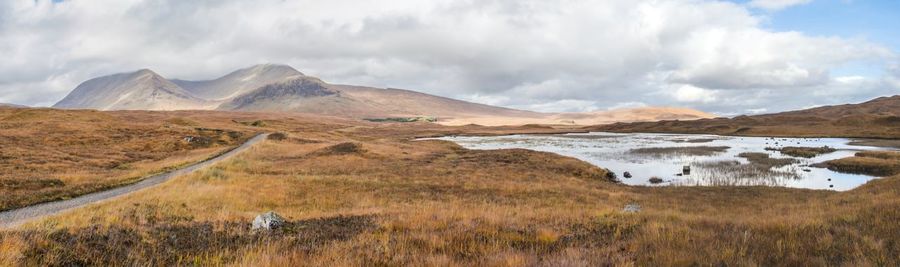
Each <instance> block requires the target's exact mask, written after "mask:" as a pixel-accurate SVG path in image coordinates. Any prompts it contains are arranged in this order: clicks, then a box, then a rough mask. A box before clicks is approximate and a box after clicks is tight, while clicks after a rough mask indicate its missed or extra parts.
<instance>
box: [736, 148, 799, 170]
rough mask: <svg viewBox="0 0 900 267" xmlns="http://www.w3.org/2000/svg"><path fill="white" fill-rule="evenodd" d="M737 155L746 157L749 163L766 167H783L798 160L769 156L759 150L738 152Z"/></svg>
mask: <svg viewBox="0 0 900 267" xmlns="http://www.w3.org/2000/svg"><path fill="white" fill-rule="evenodd" d="M738 157H742V158H746V159H747V160H748V161H750V163H751V164H756V165H759V166H762V167H763V168H766V169H770V168H773V167H783V166H787V165H791V164H794V163H797V162H799V161H798V160H797V159H792V158H771V157H769V154H768V153H761V152H744V153H740V154H738Z"/></svg>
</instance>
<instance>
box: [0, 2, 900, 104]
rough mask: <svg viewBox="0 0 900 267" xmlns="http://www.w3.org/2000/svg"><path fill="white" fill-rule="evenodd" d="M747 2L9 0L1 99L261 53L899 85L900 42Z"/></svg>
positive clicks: (522, 85)
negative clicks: (778, 20)
mask: <svg viewBox="0 0 900 267" xmlns="http://www.w3.org/2000/svg"><path fill="white" fill-rule="evenodd" d="M756 2H759V3H762V2H764V1H756ZM767 2H772V1H767ZM782 2H783V1H782ZM759 3H757V4H759ZM759 5H762V4H759ZM760 7H761V6H760ZM748 8H749V7H747V6H745V5H740V4H735V3H730V2H719V1H712V0H670V1H649V0H648V1H634V0H609V1H586V0H565V1H550V2H548V1H539V0H488V1H452V0H436V1H414V0H397V1H381V2H377V3H376V2H373V1H352V0H334V1H327V2H326V1H312V0H307V1H283V0H259V1H253V2H248V1H237V0H223V1H176V0H158V1H143V0H116V1H113V0H96V1H64V2H61V3H51V2H50V1H47V0H38V1H34V0H12V1H0V57H2V58H3V59H4V60H2V61H0V102H14V103H20V104H29V105H51V104H53V103H54V102H55V101H57V100H59V99H61V98H62V97H64V96H65V94H66V93H67V92H68V91H69V90H71V89H72V88H74V87H75V86H76V85H77V84H78V83H80V82H82V81H84V80H86V79H89V78H92V77H96V76H100V75H106V74H111V73H117V72H124V71H131V70H135V69H140V68H151V69H153V70H155V71H157V72H159V73H160V74H162V75H164V76H167V77H172V78H185V79H208V78H215V77H216V76H219V75H222V74H224V73H227V72H229V71H231V70H234V69H237V68H240V67H246V66H248V65H252V64H257V63H265V62H276V63H285V64H290V65H292V66H294V67H295V68H297V69H299V70H300V71H302V72H304V73H307V74H309V75H314V76H319V77H321V78H323V79H324V80H326V81H329V82H334V83H343V84H359V85H371V86H377V87H393V88H406V89H413V90H418V91H423V92H427V93H432V94H437V95H442V96H447V97H454V98H459V99H466V100H470V101H476V102H480V103H487V104H494V105H502V106H507V107H514V108H527V109H535V110H542V111H579V110H600V109H607V108H610V107H614V106H616V105H620V104H621V103H629V102H640V103H643V104H645V105H667V106H688V107H693V108H699V109H703V110H707V111H712V112H718V113H720V114H726V113H728V114H732V113H742V112H745V111H746V110H748V109H759V108H767V110H769V111H779V110H785V109H791V108H798V107H802V106H807V105H812V104H832V103H834V102H835V101H847V100H855V99H863V98H873V97H876V96H879V95H882V94H889V93H896V92H897V88H900V82H898V80H900V79H898V78H897V77H900V75H894V74H891V73H894V72H890V71H887V69H888V68H889V63H888V62H896V56H895V54H894V51H891V50H889V49H887V48H885V47H883V46H880V45H878V44H874V43H871V42H868V41H866V40H862V39H846V38H838V37H828V36H810V35H807V34H804V33H801V32H776V31H772V30H767V29H765V28H763V27H761V26H760V23H761V21H762V20H764V19H763V18H761V17H759V16H758V15H755V14H754V12H752V10H749V9H748ZM860 62H861V63H863V64H868V65H872V66H875V68H884V69H886V71H885V72H884V73H886V74H885V76H884V77H866V76H861V77H863V80H861V81H856V82H855V83H853V84H848V83H845V82H841V81H840V80H839V79H838V78H840V77H837V78H836V77H832V76H831V72H832V70H834V69H836V68H838V67H841V66H844V65H847V64H853V63H860ZM846 76H852V74H851V75H846ZM823 92H824V93H825V94H823ZM795 95H803V96H807V97H804V98H802V99H795V98H791V97H789V96H795ZM838 103H839V102H838Z"/></svg>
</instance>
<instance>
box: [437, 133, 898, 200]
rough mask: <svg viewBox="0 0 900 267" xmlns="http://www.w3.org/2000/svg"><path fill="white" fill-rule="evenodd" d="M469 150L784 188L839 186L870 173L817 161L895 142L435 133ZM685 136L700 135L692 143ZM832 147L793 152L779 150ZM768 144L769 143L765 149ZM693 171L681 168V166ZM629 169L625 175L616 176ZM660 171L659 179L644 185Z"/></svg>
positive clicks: (685, 180)
mask: <svg viewBox="0 0 900 267" xmlns="http://www.w3.org/2000/svg"><path fill="white" fill-rule="evenodd" d="M440 139H441V140H449V141H453V142H456V143H458V144H460V145H462V146H463V147H466V148H470V149H506V148H524V149H532V150H538V151H547V152H554V153H558V154H561V155H565V156H570V157H575V158H578V159H581V160H584V161H586V162H589V163H592V164H594V165H597V166H602V167H604V168H607V169H609V170H610V171H612V172H614V173H616V174H619V180H620V181H621V182H623V183H625V184H629V185H652V186H667V185H690V186H694V185H696V186H756V185H764V186H783V187H794V188H809V189H830V190H838V191H844V190H849V189H853V188H855V187H857V186H859V185H861V184H864V183H865V182H867V181H869V180H871V179H875V178H876V177H873V176H867V175H859V174H847V173H839V172H835V171H831V170H828V169H825V168H816V167H811V165H814V164H816V163H821V162H824V161H828V160H833V159H839V158H844V157H849V156H853V154H854V153H856V152H860V151H877V150H896V149H894V148H883V147H870V146H863V145H852V144H851V142H852V141H853V140H849V139H843V138H783V137H734V136H718V135H698V134H652V133H627V134H621V133H603V132H595V133H577V134H559V135H509V136H490V137H474V136H455V137H445V138H440ZM691 140H702V142H700V141H694V142H692V141H691ZM791 147H794V148H797V147H802V148H816V149H819V150H826V149H821V148H826V147H827V148H828V149H827V150H826V151H831V150H832V149H833V150H834V151H832V152H828V153H823V154H817V155H814V156H810V157H798V156H796V155H791V154H789V153H783V151H778V150H773V149H781V148H791ZM767 148H768V149H767ZM688 169H689V170H692V171H689V172H685V170H688ZM624 172H629V173H630V174H631V176H632V178H625V177H623V175H622V174H624ZM652 177H659V178H661V179H662V180H663V181H664V182H662V183H651V182H650V178H652Z"/></svg>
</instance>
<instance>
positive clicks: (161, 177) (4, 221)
mask: <svg viewBox="0 0 900 267" xmlns="http://www.w3.org/2000/svg"><path fill="white" fill-rule="evenodd" d="M268 135H269V134H259V135H257V136H255V137H253V138H251V139H250V140H247V142H244V143H243V144H241V145H240V146H238V147H236V148H234V149H232V150H230V151H228V152H225V153H223V154H221V155H218V156H216V157H214V158H211V159H208V160H204V161H201V162H198V163H195V164H193V165H190V166H187V167H184V168H181V169H177V170H173V171H170V172H165V173H161V174H157V175H153V176H150V177H147V178H146V179H144V180H141V181H140V182H137V183H134V184H130V185H126V186H122V187H117V188H113V189H109V190H106V191H99V192H94V193H90V194H86V195H81V196H78V197H75V198H71V199H67V200H59V201H53V202H46V203H40V204H35V205H31V206H27V207H22V208H18V209H14V210H8V211H3V212H0V228H7V227H15V226H18V225H20V224H22V223H25V222H27V221H30V220H34V219H38V218H41V217H44V216H49V215H53V214H57V213H60V212H63V211H66V210H69V209H74V208H78V207H82V206H85V205H88V204H93V203H97V202H100V201H103V200H107V199H111V198H115V197H119V196H122V195H126V194H129V193H132V192H135V191H138V190H141V189H145V188H149V187H153V186H156V185H159V184H161V183H163V182H166V181H168V180H169V179H172V178H174V177H178V176H181V175H185V174H189V173H191V172H194V171H197V170H199V169H202V168H205V167H208V166H210V165H213V164H216V163H218V162H220V161H223V160H226V159H228V158H230V157H232V156H234V155H237V154H238V153H241V152H243V151H244V150H247V149H248V148H250V147H251V146H253V145H255V144H256V143H259V142H260V141H262V140H265V139H266V137H268Z"/></svg>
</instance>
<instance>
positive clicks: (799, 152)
mask: <svg viewBox="0 0 900 267" xmlns="http://www.w3.org/2000/svg"><path fill="white" fill-rule="evenodd" d="M766 150H769V151H778V152H781V154H785V155H788V156H792V157H800V158H813V157H816V156H818V155H822V154H828V153H831V152H835V151H837V149H834V148H831V147H828V146H823V147H795V146H786V147H782V148H772V147H767V148H766Z"/></svg>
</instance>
